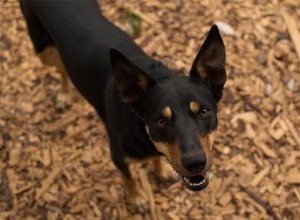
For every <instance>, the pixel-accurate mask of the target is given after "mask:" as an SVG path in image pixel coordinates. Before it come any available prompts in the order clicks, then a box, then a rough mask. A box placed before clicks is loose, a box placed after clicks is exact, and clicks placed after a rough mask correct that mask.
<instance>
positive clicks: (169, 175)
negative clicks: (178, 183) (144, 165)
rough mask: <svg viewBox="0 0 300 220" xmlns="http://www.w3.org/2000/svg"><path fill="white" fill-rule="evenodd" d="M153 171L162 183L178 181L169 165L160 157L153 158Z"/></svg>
mask: <svg viewBox="0 0 300 220" xmlns="http://www.w3.org/2000/svg"><path fill="white" fill-rule="evenodd" d="M152 163H153V171H154V173H155V175H156V176H157V177H158V178H160V180H163V181H169V180H171V181H174V180H177V179H178V175H177V174H176V172H175V171H174V170H173V168H172V167H171V165H170V164H169V163H168V162H167V161H166V160H165V159H164V158H162V157H155V158H153V160H152Z"/></svg>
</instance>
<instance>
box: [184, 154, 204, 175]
mask: <svg viewBox="0 0 300 220" xmlns="http://www.w3.org/2000/svg"><path fill="white" fill-rule="evenodd" d="M181 162H182V166H183V168H184V169H186V170H187V171H189V172H191V173H201V172H202V171H203V170H204V168H205V166H206V156H205V154H203V153H202V152H201V153H197V154H185V155H183V156H182V157H181Z"/></svg>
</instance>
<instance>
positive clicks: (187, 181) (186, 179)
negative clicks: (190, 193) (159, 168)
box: [183, 176, 191, 183]
mask: <svg viewBox="0 0 300 220" xmlns="http://www.w3.org/2000/svg"><path fill="white" fill-rule="evenodd" d="M183 178H184V181H185V182H186V183H190V181H191V178H190V177H186V176H185V177H183Z"/></svg>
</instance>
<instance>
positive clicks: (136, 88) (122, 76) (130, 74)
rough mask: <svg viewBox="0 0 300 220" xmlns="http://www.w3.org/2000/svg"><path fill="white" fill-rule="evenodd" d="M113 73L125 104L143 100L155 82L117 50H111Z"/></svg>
mask: <svg viewBox="0 0 300 220" xmlns="http://www.w3.org/2000/svg"><path fill="white" fill-rule="evenodd" d="M110 59H111V61H110V62H111V71H112V74H113V76H114V79H115V81H116V84H117V87H118V89H119V91H120V94H121V97H122V100H123V101H124V102H125V103H135V102H138V101H139V100H141V99H142V98H143V97H144V96H145V94H146V92H147V91H148V90H149V89H150V88H151V87H152V86H153V85H154V84H155V80H154V79H152V78H151V77H150V76H149V75H148V74H146V73H145V72H144V71H142V70H141V69H140V68H139V67H137V66H136V65H135V64H133V63H132V62H131V61H130V60H129V59H127V58H126V57H125V56H124V55H123V54H121V53H120V52H119V51H118V50H116V49H110Z"/></svg>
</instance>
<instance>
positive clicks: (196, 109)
mask: <svg viewBox="0 0 300 220" xmlns="http://www.w3.org/2000/svg"><path fill="white" fill-rule="evenodd" d="M199 109H200V105H199V103H198V102H193V101H192V102H190V110H191V111H192V112H194V113H197V112H199Z"/></svg>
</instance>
